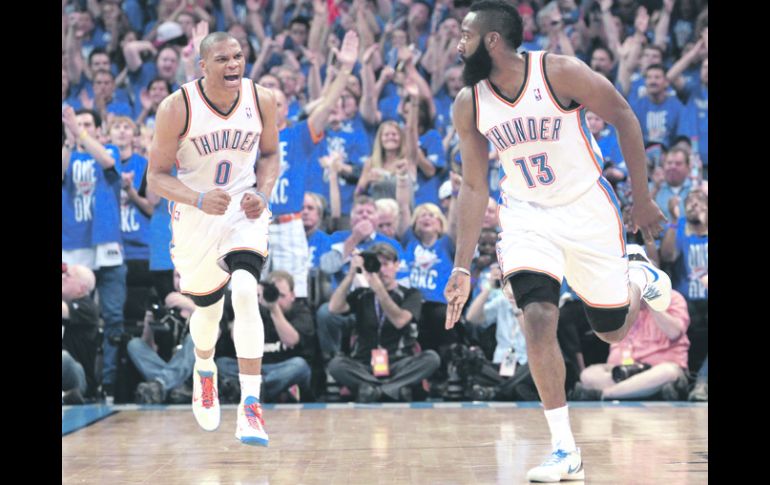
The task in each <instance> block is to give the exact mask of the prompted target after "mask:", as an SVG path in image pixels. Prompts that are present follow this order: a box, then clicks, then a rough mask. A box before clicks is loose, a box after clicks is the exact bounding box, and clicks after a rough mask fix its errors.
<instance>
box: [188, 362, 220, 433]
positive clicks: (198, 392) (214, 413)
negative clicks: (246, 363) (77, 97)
mask: <svg viewBox="0 0 770 485" xmlns="http://www.w3.org/2000/svg"><path fill="white" fill-rule="evenodd" d="M192 408H193V415H195V420H196V421H198V425H200V427H201V428H203V429H204V430H206V431H214V430H215V429H217V428H218V427H219V393H218V392H217V371H216V368H215V369H214V370H209V371H204V370H199V369H198V368H197V366H196V367H195V369H194V370H193V395H192Z"/></svg>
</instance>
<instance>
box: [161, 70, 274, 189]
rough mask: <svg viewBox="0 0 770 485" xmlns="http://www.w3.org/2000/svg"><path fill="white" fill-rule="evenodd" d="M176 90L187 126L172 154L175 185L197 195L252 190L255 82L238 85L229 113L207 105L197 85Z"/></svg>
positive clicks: (258, 127) (257, 123)
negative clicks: (238, 90)
mask: <svg viewBox="0 0 770 485" xmlns="http://www.w3.org/2000/svg"><path fill="white" fill-rule="evenodd" d="M181 89H182V95H183V96H184V100H185V104H186V107H187V120H186V127H185V132H184V133H183V134H182V136H180V138H179V148H178V150H177V152H176V158H177V162H176V163H177V168H178V174H177V177H178V178H179V180H180V181H182V183H184V184H185V185H187V186H188V187H190V188H191V189H193V190H195V191H198V192H207V191H210V190H214V189H222V190H224V191H226V192H227V193H229V194H230V195H231V196H233V195H237V194H239V193H241V192H243V191H244V190H246V189H248V188H250V187H253V186H254V184H255V183H256V181H257V177H256V174H255V167H256V161H257V157H258V156H259V139H260V135H261V134H262V114H261V112H260V110H259V102H258V98H257V92H256V87H255V86H254V82H253V81H252V80H251V79H248V78H243V79H241V90H240V93H238V98H237V100H236V101H235V105H234V106H233V107H232V109H231V110H230V112H229V113H223V112H221V111H219V110H218V109H217V108H216V107H215V106H214V104H213V103H211V102H210V101H209V100H208V98H207V97H206V94H205V93H204V92H203V88H202V84H201V79H196V80H195V81H192V82H189V83H187V84H185V85H183V86H182V88H181Z"/></svg>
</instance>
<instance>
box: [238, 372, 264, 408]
mask: <svg viewBox="0 0 770 485" xmlns="http://www.w3.org/2000/svg"><path fill="white" fill-rule="evenodd" d="M238 378H239V380H240V381H241V402H243V401H245V400H246V398H247V397H249V396H253V397H256V398H257V399H259V390H260V388H261V387H262V374H257V375H255V376H254V375H250V374H240V373H239V374H238Z"/></svg>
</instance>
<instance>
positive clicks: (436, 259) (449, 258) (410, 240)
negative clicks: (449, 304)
mask: <svg viewBox="0 0 770 485" xmlns="http://www.w3.org/2000/svg"><path fill="white" fill-rule="evenodd" d="M405 240H406V249H405V250H404V261H405V262H406V264H407V267H408V268H409V281H410V283H411V285H412V288H418V289H419V290H420V291H421V292H422V297H423V298H424V299H425V301H434V302H439V303H446V298H445V297H444V288H445V287H446V284H447V282H448V281H449V275H450V273H451V272H452V267H453V266H454V253H455V245H454V243H453V242H452V240H451V239H450V238H449V237H448V236H441V237H440V238H438V239H437V240H436V242H435V243H433V245H432V246H430V247H426V246H424V245H423V244H422V243H421V242H420V240H419V239H418V238H417V236H416V235H415V234H414V232H412V230H411V229H409V230H408V231H407V233H406V234H405Z"/></svg>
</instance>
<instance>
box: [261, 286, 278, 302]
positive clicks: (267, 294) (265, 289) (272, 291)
mask: <svg viewBox="0 0 770 485" xmlns="http://www.w3.org/2000/svg"><path fill="white" fill-rule="evenodd" d="M279 296H281V292H280V291H278V287H277V286H275V285H274V284H273V283H270V282H267V281H265V282H263V283H262V299H263V300H265V303H275V302H276V301H278V297H279Z"/></svg>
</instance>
